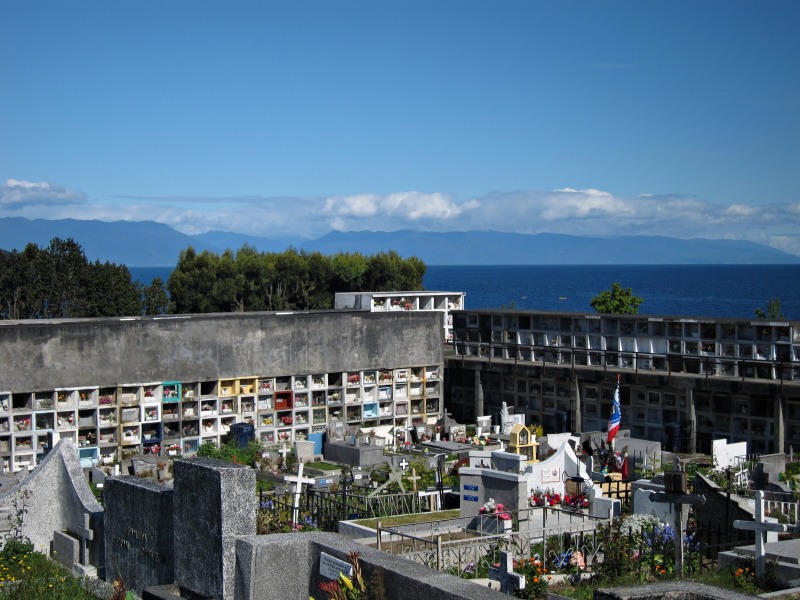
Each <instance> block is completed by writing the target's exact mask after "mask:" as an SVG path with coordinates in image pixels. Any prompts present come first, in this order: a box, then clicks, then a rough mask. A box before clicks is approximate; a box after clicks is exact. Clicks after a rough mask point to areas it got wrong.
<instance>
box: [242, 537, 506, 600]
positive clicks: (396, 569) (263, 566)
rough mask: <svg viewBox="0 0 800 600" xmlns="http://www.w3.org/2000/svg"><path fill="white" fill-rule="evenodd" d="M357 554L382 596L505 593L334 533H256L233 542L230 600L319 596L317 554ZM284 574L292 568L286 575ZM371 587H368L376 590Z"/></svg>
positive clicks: (448, 599) (426, 598) (477, 597)
mask: <svg viewBox="0 0 800 600" xmlns="http://www.w3.org/2000/svg"><path fill="white" fill-rule="evenodd" d="M353 551H358V552H359V553H360V556H359V562H360V565H361V568H362V571H363V574H364V578H365V579H366V580H367V581H369V580H370V578H372V577H374V576H375V575H376V572H379V573H380V577H381V579H382V581H383V594H384V595H383V597H384V598H385V600H431V599H432V598H435V599H436V600H495V599H496V600H500V599H501V598H508V596H506V595H504V594H501V593H500V592H499V591H496V590H488V589H486V588H484V587H481V586H478V585H475V584H474V583H472V582H470V581H467V580H465V579H460V578H458V577H455V576H453V575H448V574H446V573H440V572H438V571H436V570H434V569H430V568H428V567H425V566H423V565H420V564H417V563H415V562H412V561H409V560H407V559H405V558H402V557H400V556H394V555H391V554H387V553H385V552H381V551H379V550H376V549H374V548H370V547H368V546H363V545H360V544H357V543H355V542H353V541H351V540H347V539H344V538H342V537H341V536H339V535H336V534H333V533H323V532H309V533H293V534H285V535H261V536H248V537H243V538H239V539H238V540H237V541H236V555H237V563H236V566H237V568H236V596H235V600H252V599H254V598H258V599H259V600H285V599H287V598H308V597H309V596H314V597H315V598H319V597H322V596H323V595H324V594H321V593H320V590H319V583H320V582H323V581H329V580H328V579H327V578H323V577H322V576H321V575H320V574H319V572H320V560H321V556H322V553H323V552H324V553H326V554H329V555H332V556H334V557H336V558H338V559H339V560H347V555H348V553H350V552H353ZM285 573H292V576H291V577H286V576H285ZM375 591H377V590H375V589H374V588H373V592H375Z"/></svg>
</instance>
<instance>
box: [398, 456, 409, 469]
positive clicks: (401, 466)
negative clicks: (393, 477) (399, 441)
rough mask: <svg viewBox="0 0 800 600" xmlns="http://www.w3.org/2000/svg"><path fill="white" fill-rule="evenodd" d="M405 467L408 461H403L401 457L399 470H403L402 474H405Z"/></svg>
mask: <svg viewBox="0 0 800 600" xmlns="http://www.w3.org/2000/svg"><path fill="white" fill-rule="evenodd" d="M407 466H408V461H407V460H406V459H405V457H403V460H401V461H400V468H401V469H403V472H405V470H406V467H407Z"/></svg>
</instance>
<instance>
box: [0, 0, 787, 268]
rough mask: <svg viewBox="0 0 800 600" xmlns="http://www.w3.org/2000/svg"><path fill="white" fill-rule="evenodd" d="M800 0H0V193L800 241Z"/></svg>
mask: <svg viewBox="0 0 800 600" xmlns="http://www.w3.org/2000/svg"><path fill="white" fill-rule="evenodd" d="M798 26H800V3H798V2H796V1H794V0H787V1H773V0H767V1H763V2H756V1H748V2H740V1H736V0H727V1H725V2H722V1H697V0H692V1H689V2H684V1H681V0H671V1H669V2H661V1H645V2H643V1H641V0H635V1H631V2H625V1H618V2H597V1H596V0H592V1H585V2H584V1H566V0H565V1H560V2H543V1H537V0H524V1H515V0H482V1H472V0H453V1H448V0H441V1H435V0H424V1H416V0H405V1H402V2H400V1H389V0H386V1H375V0H370V1H363V2H361V1H359V2H357V1H334V0H319V1H303V0H286V1H282V2H273V1H269V0H260V1H256V0H253V1H242V0H227V1H224V2H223V1H221V0H220V1H218V2H204V1H198V0H192V1H191V2H189V1H167V2H156V1H144V0H140V1H137V2H128V1H121V0H115V1H114V2H108V1H107V0H103V1H101V2H93V1H85V2H84V1H75V2H64V1H63V0H57V1H56V0H54V1H49V2H45V1H40V0H3V1H2V2H0V28H2V35H0V216H24V217H28V218H66V217H71V218H86V219H90V218H93V219H103V220H119V219H129V220H157V221H161V222H165V223H168V224H170V225H172V226H174V227H175V228H176V229H179V230H181V231H184V232H186V233H199V232H202V231H206V230H209V229H222V230H228V231H240V232H243V233H248V234H255V235H262V236H267V237H269V236H284V235H287V234H290V235H294V236H307V237H318V236H320V235H322V234H324V233H326V232H327V231H330V230H331V229H340V230H363V229H371V230H389V229H425V230H469V229H497V230H503V231H517V232H530V233H538V232H545V231H548V232H559V233H572V234H578V235H614V234H637V233H639V234H647V235H653V234H660V235H670V236H677V237H708V238H746V239H752V240H755V241H759V242H763V243H767V244H770V245H772V246H774V247H777V248H781V249H784V250H787V251H790V252H793V253H795V254H800V227H798V225H799V224H800V197H798V193H797V187H798V186H797V183H796V180H797V174H798V173H800V69H798V68H797V59H798V57H800V36H798V35H797V30H798Z"/></svg>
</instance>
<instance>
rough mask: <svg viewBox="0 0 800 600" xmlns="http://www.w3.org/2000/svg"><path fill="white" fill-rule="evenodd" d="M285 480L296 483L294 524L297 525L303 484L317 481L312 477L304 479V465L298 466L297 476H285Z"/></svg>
mask: <svg viewBox="0 0 800 600" xmlns="http://www.w3.org/2000/svg"><path fill="white" fill-rule="evenodd" d="M283 480H284V481H286V482H288V483H294V505H293V508H292V523H294V524H295V525H297V521H298V520H299V519H300V495H301V494H302V493H303V484H304V483H314V481H315V480H314V479H312V478H310V477H303V463H299V464H298V465H297V475H284V476H283Z"/></svg>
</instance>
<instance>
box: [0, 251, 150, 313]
mask: <svg viewBox="0 0 800 600" xmlns="http://www.w3.org/2000/svg"><path fill="white" fill-rule="evenodd" d="M140 313H141V299H140V297H139V286H138V284H136V283H134V282H133V281H132V280H131V274H130V271H128V268H127V267H126V266H124V265H120V266H118V265H115V264H113V263H108V262H106V263H100V262H95V263H93V264H92V263H89V261H88V260H87V259H86V256H85V255H84V252H83V249H82V248H81V247H80V245H78V244H77V243H76V242H75V241H74V240H72V239H66V240H62V239H60V238H53V240H52V241H51V242H50V245H49V246H48V247H47V248H44V249H42V248H39V247H38V246H36V245H35V244H28V245H27V246H26V247H25V249H24V250H23V251H22V252H16V251H15V252H9V253H3V254H2V256H0V318H4V319H49V318H75V317H108V316H117V315H138V314H140Z"/></svg>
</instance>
